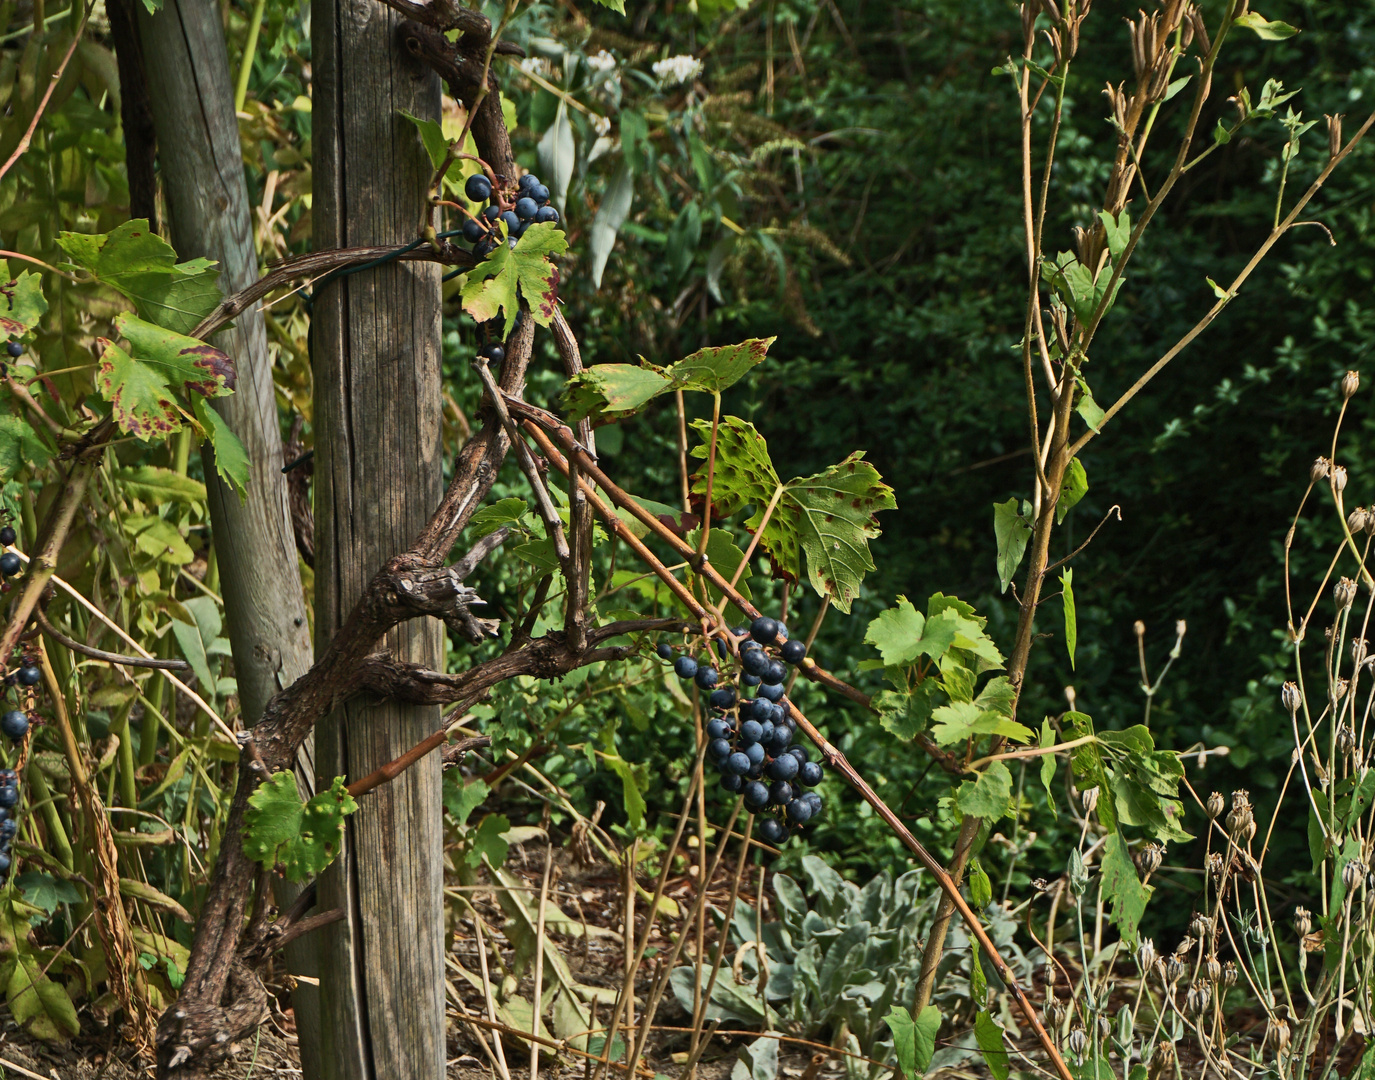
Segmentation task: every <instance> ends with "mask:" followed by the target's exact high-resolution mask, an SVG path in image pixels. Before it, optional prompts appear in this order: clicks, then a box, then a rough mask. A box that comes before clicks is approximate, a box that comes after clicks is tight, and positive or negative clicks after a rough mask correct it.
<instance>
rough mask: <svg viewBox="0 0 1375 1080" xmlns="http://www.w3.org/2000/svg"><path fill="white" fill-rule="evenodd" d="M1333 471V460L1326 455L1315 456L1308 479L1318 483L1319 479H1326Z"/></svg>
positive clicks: (1309, 469) (1309, 468)
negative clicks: (1329, 459)
mask: <svg viewBox="0 0 1375 1080" xmlns="http://www.w3.org/2000/svg"><path fill="white" fill-rule="evenodd" d="M1331 471H1332V462H1330V461H1328V460H1327V458H1325V457H1320V458H1315V459H1314V460H1313V464H1312V465H1310V466H1309V467H1308V479H1310V480H1311V481H1313V483H1315V484H1316V483H1317V482H1318V481H1319V480H1322V479H1325V478H1326V477H1327V475H1328V474H1329V473H1330V472H1331Z"/></svg>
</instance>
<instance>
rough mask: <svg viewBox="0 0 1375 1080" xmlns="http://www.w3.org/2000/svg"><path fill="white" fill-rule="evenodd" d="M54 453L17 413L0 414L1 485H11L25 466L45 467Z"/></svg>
mask: <svg viewBox="0 0 1375 1080" xmlns="http://www.w3.org/2000/svg"><path fill="white" fill-rule="evenodd" d="M51 458H52V451H50V450H49V449H48V446H47V444H46V443H45V442H44V441H43V440H42V439H41V438H40V437H39V435H38V433H37V432H36V431H35V430H34V429H33V428H31V427H30V426H29V424H28V421H26V420H25V419H24V418H23V417H22V416H19V415H18V414H16V413H3V414H0V484H6V483H9V481H10V480H12V479H14V477H15V475H16V474H17V473H18V472H19V470H20V469H22V468H23V467H24V466H25V464H29V465H45V464H47V463H48V461H49V460H51Z"/></svg>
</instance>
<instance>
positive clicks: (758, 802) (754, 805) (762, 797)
mask: <svg viewBox="0 0 1375 1080" xmlns="http://www.w3.org/2000/svg"><path fill="white" fill-rule="evenodd" d="M743 794H744V796H745V805H746V806H748V807H750V808H751V809H752V810H761V809H763V808H764V807H765V806H767V805H768V803H769V789H768V788H766V787H765V786H764V785H763V784H761V783H760V782H759V781H758V780H751V781H750V782H749V783H748V784H746V785H745V790H744V792H743Z"/></svg>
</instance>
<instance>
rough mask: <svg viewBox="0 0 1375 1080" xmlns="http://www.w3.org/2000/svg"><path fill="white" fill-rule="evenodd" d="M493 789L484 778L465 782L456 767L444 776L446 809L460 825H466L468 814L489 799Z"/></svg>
mask: <svg viewBox="0 0 1375 1080" xmlns="http://www.w3.org/2000/svg"><path fill="white" fill-rule="evenodd" d="M451 777H452V778H453V779H452V780H451V779H450V778H451ZM491 790H492V789H491V788H489V787H488V786H487V784H486V782H485V781H483V780H472V781H469V782H468V783H466V784H465V783H463V781H462V779H461V778H460V777H459V774H458V770H457V769H454V770H453V771H452V772H450V773H448V774H447V775H446V776H445V777H444V809H446V810H447V811H449V813H450V815H452V817H453V819H454V821H455V822H457V823H458V824H459V825H466V824H468V815H469V814H471V813H472V812H473V811H474V810H476V809H477V808H478V807H479V806H481V805H482V804H483V803H484V802H486V801H487V796H488V795H489V794H490V793H491Z"/></svg>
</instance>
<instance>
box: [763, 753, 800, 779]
mask: <svg viewBox="0 0 1375 1080" xmlns="http://www.w3.org/2000/svg"><path fill="white" fill-rule="evenodd" d="M796 775H797V758H795V757H793V756H792V755H791V754H780V755H779V756H778V757H776V758H774V759H773V760H772V761H771V762H769V779H770V780H791V779H792V778H793V777H794V776H796Z"/></svg>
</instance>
